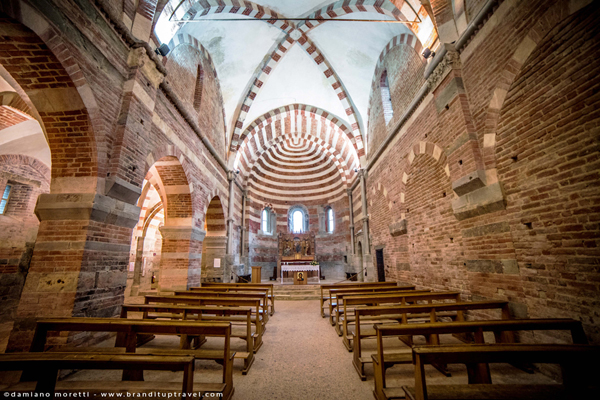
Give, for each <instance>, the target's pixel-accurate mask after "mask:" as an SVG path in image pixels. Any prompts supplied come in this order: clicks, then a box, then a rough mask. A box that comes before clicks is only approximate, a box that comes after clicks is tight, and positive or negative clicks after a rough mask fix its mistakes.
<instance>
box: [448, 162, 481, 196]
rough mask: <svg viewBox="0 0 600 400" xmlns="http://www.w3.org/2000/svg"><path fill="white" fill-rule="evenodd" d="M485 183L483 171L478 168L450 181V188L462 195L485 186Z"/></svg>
mask: <svg viewBox="0 0 600 400" xmlns="http://www.w3.org/2000/svg"><path fill="white" fill-rule="evenodd" d="M485 183H486V179H485V171H483V170H480V169H478V170H476V171H473V172H471V173H469V174H467V175H465V176H463V177H462V178H459V179H457V180H455V181H454V182H452V190H454V192H456V194H457V195H459V196H463V195H465V194H467V193H470V192H472V191H474V190H477V189H481V188H482V187H484V186H485Z"/></svg>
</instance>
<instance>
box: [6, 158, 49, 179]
mask: <svg viewBox="0 0 600 400" xmlns="http://www.w3.org/2000/svg"><path fill="white" fill-rule="evenodd" d="M0 165H11V166H16V165H24V166H27V167H30V168H32V169H34V170H35V171H36V172H38V173H39V174H40V177H41V178H43V179H44V180H45V182H42V183H46V184H47V185H50V179H51V171H50V168H48V166H47V165H46V164H44V163H43V162H41V161H40V160H38V159H37V158H33V157H30V156H26V155H24V154H1V155H0Z"/></svg>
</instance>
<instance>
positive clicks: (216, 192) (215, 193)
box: [202, 189, 228, 223]
mask: <svg viewBox="0 0 600 400" xmlns="http://www.w3.org/2000/svg"><path fill="white" fill-rule="evenodd" d="M215 197H217V198H219V201H221V200H220V199H225V198H226V196H225V194H224V193H223V192H221V191H220V190H219V189H213V190H211V191H210V193H209V194H208V196H207V197H206V201H205V202H204V208H203V209H202V215H203V216H204V221H202V222H203V223H204V222H206V215H207V213H208V209H209V204H210V202H211V201H212V199H214V198H215ZM221 202H222V201H221ZM223 215H224V216H225V221H227V218H228V217H227V210H225V207H223Z"/></svg>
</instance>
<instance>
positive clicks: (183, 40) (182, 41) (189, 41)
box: [167, 33, 227, 147]
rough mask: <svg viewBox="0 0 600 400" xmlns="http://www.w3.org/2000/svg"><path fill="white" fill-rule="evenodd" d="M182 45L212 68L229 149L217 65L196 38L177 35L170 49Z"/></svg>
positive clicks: (224, 133)
mask: <svg viewBox="0 0 600 400" xmlns="http://www.w3.org/2000/svg"><path fill="white" fill-rule="evenodd" d="M181 45H188V46H190V47H191V48H193V49H196V50H197V51H198V52H199V53H200V56H201V57H203V58H204V59H205V60H206V62H207V64H208V66H209V67H210V71H211V72H212V75H213V77H214V79H215V83H216V85H217V92H218V96H219V102H220V103H221V113H222V115H223V126H224V127H225V132H223V135H224V137H225V143H224V145H225V147H227V121H226V118H225V106H224V104H225V103H224V102H223V92H222V91H221V84H220V81H219V77H218V75H217V69H216V68H215V64H214V63H213V60H212V57H211V56H210V53H209V52H208V50H206V48H205V47H204V46H202V43H200V42H199V41H198V39H196V38H195V37H193V36H191V35H188V34H186V33H178V34H177V35H175V36H173V38H172V39H171V41H170V42H169V49H171V51H173V50H175V48H176V47H177V46H181ZM170 54H171V53H170ZM167 58H168V56H167ZM205 73H206V72H205Z"/></svg>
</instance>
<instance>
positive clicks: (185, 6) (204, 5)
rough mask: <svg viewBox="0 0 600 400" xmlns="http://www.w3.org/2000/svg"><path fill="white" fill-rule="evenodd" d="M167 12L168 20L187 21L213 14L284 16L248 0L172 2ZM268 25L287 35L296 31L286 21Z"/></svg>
mask: <svg viewBox="0 0 600 400" xmlns="http://www.w3.org/2000/svg"><path fill="white" fill-rule="evenodd" d="M171 10H174V11H171ZM165 11H167V12H169V15H167V18H170V17H171V14H172V15H173V19H177V20H185V21H192V20H195V19H200V18H202V17H204V16H206V15H211V14H237V15H245V16H247V17H250V18H256V19H268V18H270V17H271V18H278V17H282V15H279V14H278V13H277V12H276V11H274V10H272V9H270V8H269V7H265V6H261V5H260V4H256V3H254V2H252V1H248V0H243V1H242V0H196V1H181V0H171V1H170V3H169V5H168V6H167V7H165ZM267 23H269V24H271V25H273V26H275V27H276V28H279V29H281V30H282V31H284V32H287V33H289V32H290V31H292V30H293V29H294V26H293V25H291V24H290V23H288V22H285V21H271V22H267Z"/></svg>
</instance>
